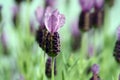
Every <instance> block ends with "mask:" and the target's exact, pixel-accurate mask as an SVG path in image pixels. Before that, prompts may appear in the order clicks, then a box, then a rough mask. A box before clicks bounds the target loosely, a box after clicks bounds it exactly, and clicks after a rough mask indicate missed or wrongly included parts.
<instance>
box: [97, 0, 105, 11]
mask: <svg viewBox="0 0 120 80" xmlns="http://www.w3.org/2000/svg"><path fill="white" fill-rule="evenodd" d="M103 6H104V0H95V8H96V9H101V8H103Z"/></svg>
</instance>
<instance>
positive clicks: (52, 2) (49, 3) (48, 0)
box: [45, 0, 56, 8]
mask: <svg viewBox="0 0 120 80" xmlns="http://www.w3.org/2000/svg"><path fill="white" fill-rule="evenodd" d="M45 4H46V7H48V6H50V7H53V8H54V7H55V5H56V0H45Z"/></svg>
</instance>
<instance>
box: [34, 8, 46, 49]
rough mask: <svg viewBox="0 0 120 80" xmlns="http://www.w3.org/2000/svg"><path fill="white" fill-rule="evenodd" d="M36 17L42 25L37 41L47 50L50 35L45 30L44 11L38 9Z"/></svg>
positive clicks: (37, 34) (38, 31)
mask: <svg viewBox="0 0 120 80" xmlns="http://www.w3.org/2000/svg"><path fill="white" fill-rule="evenodd" d="M35 16H36V19H37V21H38V22H39V24H40V27H39V29H38V30H37V33H36V41H37V42H38V44H39V46H40V47H41V48H42V49H43V50H45V48H46V41H45V40H46V34H47V33H48V31H47V29H46V28H45V24H44V9H43V8H42V7H38V8H37V9H36V11H35Z"/></svg>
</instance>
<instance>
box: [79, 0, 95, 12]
mask: <svg viewBox="0 0 120 80" xmlns="http://www.w3.org/2000/svg"><path fill="white" fill-rule="evenodd" d="M94 1H95V0H79V3H80V5H81V8H82V11H85V12H86V11H90V10H91V9H92V8H93V6H94Z"/></svg>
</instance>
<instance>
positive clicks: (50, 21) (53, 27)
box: [45, 8, 65, 33]
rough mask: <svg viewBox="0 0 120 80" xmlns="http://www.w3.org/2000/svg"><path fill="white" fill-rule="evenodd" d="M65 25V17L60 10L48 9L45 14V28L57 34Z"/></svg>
mask: <svg viewBox="0 0 120 80" xmlns="http://www.w3.org/2000/svg"><path fill="white" fill-rule="evenodd" d="M64 23H65V17H64V16H63V15H62V14H60V13H59V12H58V10H54V11H53V9H52V10H51V9H50V8H48V9H47V10H46V13H45V26H46V28H47V30H48V31H49V32H51V33H54V32H57V31H58V29H59V28H60V27H62V26H63V24H64Z"/></svg>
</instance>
